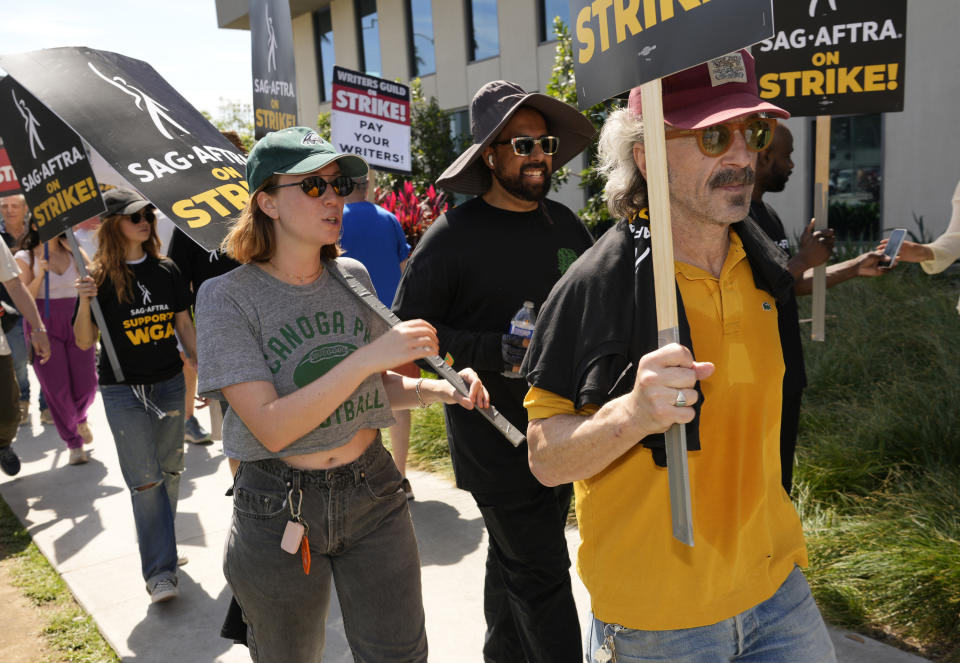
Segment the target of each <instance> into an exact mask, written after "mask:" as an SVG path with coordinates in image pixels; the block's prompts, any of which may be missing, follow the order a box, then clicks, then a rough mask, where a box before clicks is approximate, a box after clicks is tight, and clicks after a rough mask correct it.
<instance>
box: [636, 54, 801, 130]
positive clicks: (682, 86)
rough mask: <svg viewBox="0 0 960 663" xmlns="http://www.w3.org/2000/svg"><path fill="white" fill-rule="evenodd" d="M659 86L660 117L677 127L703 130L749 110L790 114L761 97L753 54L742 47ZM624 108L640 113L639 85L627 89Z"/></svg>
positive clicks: (641, 112)
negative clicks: (627, 97) (660, 99)
mask: <svg viewBox="0 0 960 663" xmlns="http://www.w3.org/2000/svg"><path fill="white" fill-rule="evenodd" d="M661 86H662V88H663V119H664V121H665V122H666V123H667V124H669V125H670V126H672V127H677V128H678V129H702V128H704V127H709V126H712V125H714V124H721V123H722V122H726V121H727V120H730V119H733V118H735V117H740V116H742V115H749V114H751V113H768V114H770V115H774V116H776V117H782V118H784V119H786V118H788V117H790V113H788V112H787V111H785V110H784V109H782V108H780V107H779V106H774V105H773V104H771V103H769V102H766V101H764V100H763V99H761V98H760V95H759V93H758V91H757V75H756V72H755V71H754V64H753V56H752V55H750V53H749V51H747V50H745V49H744V50H740V51H737V52H736V53H729V54H727V55H722V56H720V57H718V58H714V59H713V60H710V61H709V62H704V63H703V64H698V65H697V66H696V67H690V68H689V69H684V70H683V71H679V72H677V73H675V74H672V75H670V76H667V77H666V78H664V79H663V80H662V81H661ZM627 108H628V109H630V112H632V113H634V114H636V115H643V108H642V105H641V102H640V88H639V87H635V88H633V89H632V90H630V98H629V100H628V101H627Z"/></svg>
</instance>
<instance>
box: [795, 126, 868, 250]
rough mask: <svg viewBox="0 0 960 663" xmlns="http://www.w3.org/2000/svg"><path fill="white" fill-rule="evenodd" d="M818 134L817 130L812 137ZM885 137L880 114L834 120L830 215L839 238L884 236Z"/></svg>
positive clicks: (831, 134)
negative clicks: (881, 210)
mask: <svg viewBox="0 0 960 663" xmlns="http://www.w3.org/2000/svg"><path fill="white" fill-rule="evenodd" d="M814 126H815V123H814ZM815 134H816V131H815V130H814V132H813V133H811V135H815ZM882 136H883V126H882V121H881V116H880V114H879V113H873V114H870V115H850V116H847V117H834V118H833V119H832V120H831V122H830V210H829V213H828V214H829V222H830V227H831V228H834V229H836V233H837V237H838V238H839V239H849V240H871V241H872V240H875V239H878V238H879V237H880V205H881V200H880V192H881V191H882V189H883V150H882V143H883V140H882ZM811 179H812V178H811Z"/></svg>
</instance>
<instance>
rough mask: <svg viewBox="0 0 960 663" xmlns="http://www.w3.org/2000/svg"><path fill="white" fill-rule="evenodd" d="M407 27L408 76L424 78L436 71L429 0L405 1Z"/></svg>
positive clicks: (431, 12)
mask: <svg viewBox="0 0 960 663" xmlns="http://www.w3.org/2000/svg"><path fill="white" fill-rule="evenodd" d="M407 25H409V26H410V39H409V42H410V76H411V78H412V77H414V76H426V75H427V74H434V73H436V71H437V60H436V55H435V54H434V49H433V7H431V2H430V0H407Z"/></svg>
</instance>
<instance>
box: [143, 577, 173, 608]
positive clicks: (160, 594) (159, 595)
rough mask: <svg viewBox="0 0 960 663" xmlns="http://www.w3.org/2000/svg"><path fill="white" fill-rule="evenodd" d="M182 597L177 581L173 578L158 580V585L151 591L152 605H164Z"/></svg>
mask: <svg viewBox="0 0 960 663" xmlns="http://www.w3.org/2000/svg"><path fill="white" fill-rule="evenodd" d="M178 596H180V590H178V589H177V581H176V580H173V579H171V578H164V579H163V580H158V581H157V584H156V585H154V586H153V589H151V590H150V603H164V602H165V601H170V600H171V599H175V598H177V597H178Z"/></svg>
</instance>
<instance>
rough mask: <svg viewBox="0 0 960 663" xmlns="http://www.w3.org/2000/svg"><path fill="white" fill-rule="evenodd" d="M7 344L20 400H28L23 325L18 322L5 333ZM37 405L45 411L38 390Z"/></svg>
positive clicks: (44, 402)
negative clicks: (11, 357) (11, 356)
mask: <svg viewBox="0 0 960 663" xmlns="http://www.w3.org/2000/svg"><path fill="white" fill-rule="evenodd" d="M7 342H8V343H9V344H10V353H11V354H12V355H13V372H14V373H16V375H17V386H18V387H20V400H21V401H29V400H30V378H29V376H28V375H27V340H26V337H25V336H24V333H23V323H22V322H20V323H19V324H16V325H14V326H13V329H11V330H10V331H8V332H7ZM38 405H39V406H40V409H41V410H46V409H47V401H46V399H45V398H44V397H43V390H42V389H41V390H40V399H39V401H38Z"/></svg>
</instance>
